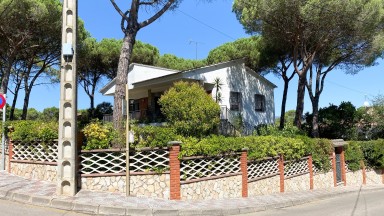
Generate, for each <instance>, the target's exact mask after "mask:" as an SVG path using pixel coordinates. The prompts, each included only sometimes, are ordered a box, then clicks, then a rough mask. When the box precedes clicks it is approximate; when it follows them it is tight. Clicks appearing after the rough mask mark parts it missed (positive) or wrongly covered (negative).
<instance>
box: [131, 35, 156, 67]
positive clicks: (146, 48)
mask: <svg viewBox="0 0 384 216" xmlns="http://www.w3.org/2000/svg"><path fill="white" fill-rule="evenodd" d="M159 57H160V52H159V49H157V47H155V46H152V45H151V44H147V43H143V42H141V41H136V43H135V46H134V47H133V51H132V56H131V62H134V63H140V64H146V65H156V63H157V61H158V59H159Z"/></svg>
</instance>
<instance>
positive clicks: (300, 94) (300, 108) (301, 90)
mask: <svg viewBox="0 0 384 216" xmlns="http://www.w3.org/2000/svg"><path fill="white" fill-rule="evenodd" d="M304 74H305V75H306V73H304ZM306 81H307V78H306V76H304V75H302V76H299V83H298V86H297V103H296V113H295V120H294V124H295V125H296V127H298V128H299V129H301V119H302V116H303V112H304V96H305V83H306Z"/></svg>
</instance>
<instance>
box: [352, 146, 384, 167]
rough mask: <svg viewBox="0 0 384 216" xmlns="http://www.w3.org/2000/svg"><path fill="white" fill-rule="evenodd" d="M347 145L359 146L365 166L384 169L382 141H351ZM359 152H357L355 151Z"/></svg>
mask: <svg viewBox="0 0 384 216" xmlns="http://www.w3.org/2000/svg"><path fill="white" fill-rule="evenodd" d="M349 145H353V146H359V147H360V149H361V150H360V151H362V154H363V156H364V160H365V163H366V165H367V166H369V167H373V168H377V169H382V168H384V140H383V139H378V140H370V141H353V142H350V144H349ZM357 151H358V152H359V150H357Z"/></svg>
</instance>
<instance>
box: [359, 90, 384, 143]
mask: <svg viewBox="0 0 384 216" xmlns="http://www.w3.org/2000/svg"><path fill="white" fill-rule="evenodd" d="M383 116H384V95H378V96H376V97H375V98H374V99H373V101H372V106H371V107H360V108H359V109H358V110H357V112H356V120H357V122H358V128H357V129H358V131H357V132H358V134H357V137H358V140H375V139H383V138H384V118H383Z"/></svg>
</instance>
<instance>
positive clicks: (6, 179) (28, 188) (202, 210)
mask: <svg viewBox="0 0 384 216" xmlns="http://www.w3.org/2000/svg"><path fill="white" fill-rule="evenodd" d="M363 188H364V190H371V189H375V190H377V189H384V186H381V185H380V186H379V185H378V186H363ZM359 190H360V187H348V186H347V187H342V186H340V187H337V188H330V189H323V190H313V191H303V192H294V193H279V194H272V195H263V196H257V197H249V198H234V199H222V200H205V201H204V200H202V201H173V200H162V199H154V198H145V197H125V195H124V194H120V193H108V192H94V191H87V190H81V191H80V192H79V193H78V194H77V195H76V196H75V197H64V196H57V195H56V185H55V184H54V183H51V182H44V181H37V180H28V179H24V178H21V177H18V176H14V175H11V174H8V173H6V172H0V199H8V200H14V201H18V202H23V203H28V204H32V205H38V206H45V207H51V208H57V209H64V210H73V211H77V212H82V213H89V214H96V215H131V216H134V215H167V216H172V215H180V216H181V215H204V216H205V215H236V214H246V213H251V212H257V211H265V210H267V209H272V208H283V207H289V206H294V205H300V204H303V203H306V202H311V201H314V200H319V199H324V198H329V197H333V196H337V195H341V194H346V193H353V192H357V191H359Z"/></svg>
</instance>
